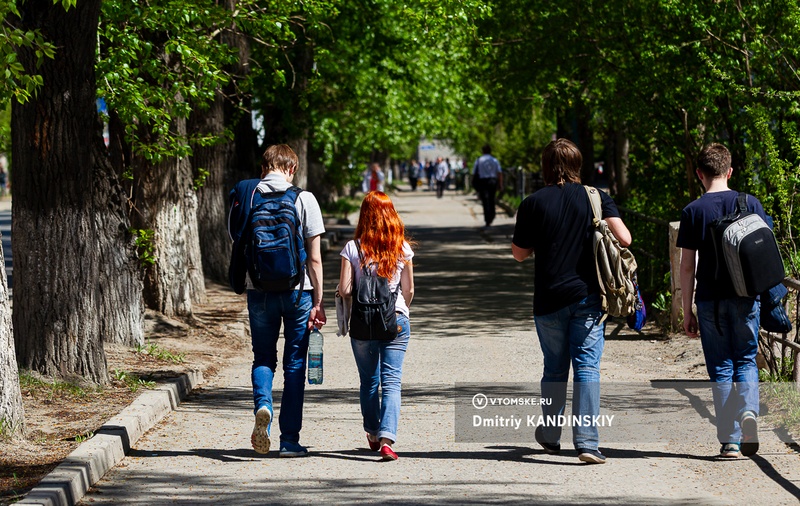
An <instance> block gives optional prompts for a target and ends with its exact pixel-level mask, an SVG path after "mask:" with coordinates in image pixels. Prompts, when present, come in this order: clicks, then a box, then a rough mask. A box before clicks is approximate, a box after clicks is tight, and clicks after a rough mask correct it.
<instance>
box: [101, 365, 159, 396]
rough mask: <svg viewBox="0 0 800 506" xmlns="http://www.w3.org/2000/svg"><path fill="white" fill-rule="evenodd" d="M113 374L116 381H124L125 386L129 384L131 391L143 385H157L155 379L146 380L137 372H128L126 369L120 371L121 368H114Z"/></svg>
mask: <svg viewBox="0 0 800 506" xmlns="http://www.w3.org/2000/svg"><path fill="white" fill-rule="evenodd" d="M111 376H112V378H114V380H115V381H119V382H120V383H124V384H125V386H127V387H128V389H129V390H130V391H131V392H136V391H137V390H139V388H142V387H144V388H155V386H156V382H155V381H146V380H143V379H141V378H140V377H139V376H137V375H135V374H132V373H128V372H125V371H120V370H119V369H114V371H112V374H111Z"/></svg>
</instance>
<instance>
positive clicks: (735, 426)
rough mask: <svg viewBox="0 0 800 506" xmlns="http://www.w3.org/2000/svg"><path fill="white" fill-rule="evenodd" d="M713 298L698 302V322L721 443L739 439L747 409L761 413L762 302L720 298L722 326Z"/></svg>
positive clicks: (754, 412) (736, 441) (719, 312)
mask: <svg viewBox="0 0 800 506" xmlns="http://www.w3.org/2000/svg"><path fill="white" fill-rule="evenodd" d="M715 304H716V303H715V302H714V301H698V302H697V325H698V327H700V341H701V343H702V344H703V355H705V359H706V369H707V370H708V377H709V378H711V381H712V382H714V386H713V388H712V389H711V392H712V396H713V398H714V412H715V414H716V417H717V438H718V439H719V442H720V443H723V444H724V443H738V442H739V441H740V440H741V438H742V429H741V427H740V426H739V420H740V419H741V416H742V414H744V413H745V412H746V411H752V412H753V414H754V415H758V366H757V365H756V354H757V353H758V327H759V323H760V311H761V303H760V302H759V301H757V300H755V299H749V298H747V297H737V298H734V299H725V300H720V301H718V304H719V308H718V315H719V330H722V334H720V333H719V331H718V330H717V324H716V318H715V316H714V305H715Z"/></svg>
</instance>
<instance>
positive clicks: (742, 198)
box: [736, 192, 747, 214]
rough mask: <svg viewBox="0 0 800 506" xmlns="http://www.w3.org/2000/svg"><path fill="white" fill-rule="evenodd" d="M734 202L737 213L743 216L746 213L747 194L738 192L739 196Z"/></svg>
mask: <svg viewBox="0 0 800 506" xmlns="http://www.w3.org/2000/svg"><path fill="white" fill-rule="evenodd" d="M736 202H737V203H738V205H739V213H741V214H744V213H746V212H747V194H746V193H745V192H739V196H738V197H737V198H736Z"/></svg>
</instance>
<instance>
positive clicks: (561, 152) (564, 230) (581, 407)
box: [476, 139, 631, 464]
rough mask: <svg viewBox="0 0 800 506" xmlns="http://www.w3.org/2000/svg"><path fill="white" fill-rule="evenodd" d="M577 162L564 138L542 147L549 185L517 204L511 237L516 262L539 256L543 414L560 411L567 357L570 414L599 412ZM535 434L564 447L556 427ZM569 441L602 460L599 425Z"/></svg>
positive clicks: (592, 284)
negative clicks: (569, 379)
mask: <svg viewBox="0 0 800 506" xmlns="http://www.w3.org/2000/svg"><path fill="white" fill-rule="evenodd" d="M581 162H582V157H581V153H580V151H579V150H578V148H577V146H575V144H573V143H572V142H570V141H569V140H567V139H556V140H554V141H552V142H550V144H548V145H547V147H545V149H544V152H543V153H542V171H543V173H544V180H545V183H546V185H547V186H545V187H544V188H542V189H540V190H539V191H537V192H536V193H534V194H533V195H530V196H528V197H527V198H526V199H525V200H524V201H523V202H522V204H521V205H520V207H519V211H518V212H517V221H516V225H515V228H514V237H513V239H512V244H511V250H512V254H513V255H514V259H516V260H517V261H518V262H522V261H524V260H525V259H527V258H528V257H530V256H531V255H534V254H535V255H536V261H535V262H534V287H535V289H534V294H533V317H534V323H535V325H536V333H537V335H538V336H539V344H540V345H541V348H542V354H543V355H544V372H543V375H542V380H541V389H542V397H543V398H545V399H549V400H550V401H551V402H550V404H549V405H546V406H542V411H543V414H544V419H545V420H547V419H551V418H550V417H554V418H552V419H555V417H557V416H558V415H563V414H564V410H565V407H566V395H567V380H568V375H569V369H570V363H571V364H572V369H573V376H572V379H573V396H572V398H573V403H572V414H573V416H581V417H583V416H587V415H590V416H597V415H599V413H600V358H601V356H602V354H603V346H604V342H605V337H604V334H605V319H604V313H603V311H602V309H601V301H600V287H599V285H598V281H597V273H596V270H595V260H594V256H593V255H594V253H593V248H592V230H593V228H594V225H593V218H594V214H593V212H592V207H591V204H590V202H589V198H588V196H587V194H586V190H585V189H584V187H583V186H582V185H581V183H580V170H581ZM476 165H477V164H476ZM600 196H601V200H602V206H601V207H602V216H603V219H604V220H606V222H607V223H608V227H609V229H610V230H611V232H613V234H614V235H615V236H616V238H617V239H618V240H619V242H620V244H622V245H623V246H629V245H630V243H631V234H630V232H629V231H628V228H627V227H626V226H625V224H624V223H623V221H622V219H620V217H619V211H618V210H617V206H616V205H615V204H614V201H613V200H611V197H609V196H608V195H606V194H605V193H603V192H600ZM534 437H535V439H536V441H537V442H538V443H539V444H540V445H541V446H542V448H544V451H545V452H546V453H548V454H553V455H555V454H558V453H559V452H560V451H561V427H560V426H550V425H540V426H538V427H536V430H535V432H534ZM572 442H573V444H574V445H575V449H576V450H577V451H578V458H579V459H580V460H581V461H583V462H587V463H590V464H602V463H604V462H605V461H606V457H605V456H604V455H603V454H602V453H601V452H600V449H599V433H598V429H597V427H596V426H573V427H572Z"/></svg>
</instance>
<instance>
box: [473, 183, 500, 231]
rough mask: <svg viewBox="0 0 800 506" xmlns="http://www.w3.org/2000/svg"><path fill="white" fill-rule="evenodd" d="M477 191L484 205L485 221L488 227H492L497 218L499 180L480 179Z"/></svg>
mask: <svg viewBox="0 0 800 506" xmlns="http://www.w3.org/2000/svg"><path fill="white" fill-rule="evenodd" d="M475 189H476V190H477V191H478V197H479V198H480V199H481V203H482V204H483V221H485V222H486V225H491V224H492V222H493V221H494V217H495V210H494V205H495V195H496V194H497V179H494V178H487V179H478V180H477V184H476V185H475Z"/></svg>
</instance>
